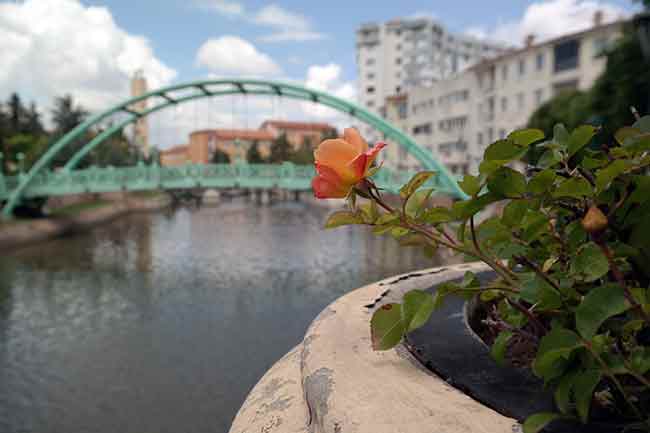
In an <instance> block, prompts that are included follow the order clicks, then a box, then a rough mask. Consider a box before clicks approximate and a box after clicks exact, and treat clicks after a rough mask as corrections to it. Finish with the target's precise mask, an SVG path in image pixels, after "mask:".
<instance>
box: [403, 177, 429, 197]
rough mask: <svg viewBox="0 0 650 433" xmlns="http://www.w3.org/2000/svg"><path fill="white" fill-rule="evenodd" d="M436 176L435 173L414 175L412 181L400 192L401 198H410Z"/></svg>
mask: <svg viewBox="0 0 650 433" xmlns="http://www.w3.org/2000/svg"><path fill="white" fill-rule="evenodd" d="M434 174H436V173H435V172H434V171H421V172H419V173H417V174H416V175H414V176H413V177H412V178H411V180H409V181H408V183H407V184H406V185H404V186H403V187H402V188H401V189H400V190H399V195H400V197H402V198H403V199H407V198H409V197H410V196H411V194H413V193H414V192H415V191H416V190H417V189H418V188H420V187H421V186H422V185H424V183H425V182H426V181H427V180H429V179H430V178H431V176H433V175H434Z"/></svg>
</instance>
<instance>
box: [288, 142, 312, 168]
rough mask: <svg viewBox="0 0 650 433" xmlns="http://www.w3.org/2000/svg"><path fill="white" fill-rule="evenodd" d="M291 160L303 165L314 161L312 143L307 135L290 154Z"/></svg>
mask: <svg viewBox="0 0 650 433" xmlns="http://www.w3.org/2000/svg"><path fill="white" fill-rule="evenodd" d="M291 162H293V163H294V164H303V165H309V164H313V163H314V145H313V143H312V141H311V139H310V138H309V137H305V138H304V139H303V141H302V143H301V145H300V147H299V148H298V150H297V151H296V152H294V153H293V155H291Z"/></svg>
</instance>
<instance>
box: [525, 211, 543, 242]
mask: <svg viewBox="0 0 650 433" xmlns="http://www.w3.org/2000/svg"><path fill="white" fill-rule="evenodd" d="M520 225H521V228H522V233H521V237H522V239H523V240H525V241H527V242H532V241H534V240H536V239H537V238H539V237H540V236H541V235H542V234H544V233H546V232H548V231H549V220H548V217H547V216H546V215H544V214H543V213H542V212H539V211H528V213H526V214H525V216H524V219H523V220H522V221H521V223H520Z"/></svg>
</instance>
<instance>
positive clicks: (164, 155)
mask: <svg viewBox="0 0 650 433" xmlns="http://www.w3.org/2000/svg"><path fill="white" fill-rule="evenodd" d="M189 161H190V155H189V147H188V146H187V145H186V144H181V145H179V146H174V147H172V148H169V149H165V150H163V151H161V152H160V165H162V166H165V167H170V166H175V165H183V164H187V163H188V162H189Z"/></svg>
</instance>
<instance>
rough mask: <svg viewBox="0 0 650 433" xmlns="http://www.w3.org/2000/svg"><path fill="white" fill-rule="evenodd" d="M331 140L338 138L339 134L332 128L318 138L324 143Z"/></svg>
mask: <svg viewBox="0 0 650 433" xmlns="http://www.w3.org/2000/svg"><path fill="white" fill-rule="evenodd" d="M332 138H339V133H338V131H337V130H336V129H334V128H332V129H327V130H325V131H324V132H323V133H322V134H321V136H320V141H325V140H329V139H332Z"/></svg>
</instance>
